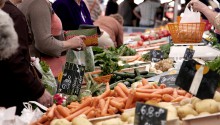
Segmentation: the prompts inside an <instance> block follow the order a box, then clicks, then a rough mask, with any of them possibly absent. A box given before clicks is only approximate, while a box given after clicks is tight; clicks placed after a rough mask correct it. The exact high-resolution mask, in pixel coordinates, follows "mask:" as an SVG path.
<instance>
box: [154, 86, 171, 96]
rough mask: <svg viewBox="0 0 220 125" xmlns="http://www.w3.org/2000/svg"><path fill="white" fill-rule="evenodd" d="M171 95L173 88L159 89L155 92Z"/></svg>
mask: <svg viewBox="0 0 220 125" xmlns="http://www.w3.org/2000/svg"><path fill="white" fill-rule="evenodd" d="M171 93H173V88H171V87H168V88H164V89H159V90H158V91H156V92H153V94H171Z"/></svg>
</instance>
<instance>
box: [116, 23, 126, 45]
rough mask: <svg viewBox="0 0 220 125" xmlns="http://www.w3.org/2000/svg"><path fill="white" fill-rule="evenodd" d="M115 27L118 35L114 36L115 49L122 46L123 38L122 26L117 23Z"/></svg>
mask: <svg viewBox="0 0 220 125" xmlns="http://www.w3.org/2000/svg"><path fill="white" fill-rule="evenodd" d="M117 27H118V33H117V36H116V42H117V47H120V46H121V45H123V42H124V41H123V37H124V35H123V34H124V33H123V26H122V25H121V24H119V23H117Z"/></svg>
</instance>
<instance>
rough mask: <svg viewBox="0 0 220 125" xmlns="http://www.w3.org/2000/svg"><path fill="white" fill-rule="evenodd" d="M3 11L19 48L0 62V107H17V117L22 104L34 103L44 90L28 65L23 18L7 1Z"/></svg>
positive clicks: (25, 24) (25, 27) (26, 38)
mask: <svg viewBox="0 0 220 125" xmlns="http://www.w3.org/2000/svg"><path fill="white" fill-rule="evenodd" d="M3 10H4V11H5V12H6V13H8V14H9V15H10V17H11V18H12V19H13V21H14V28H15V30H16V32H17V34H18V39H19V48H18V50H17V52H16V53H15V54H14V55H12V56H11V57H10V58H8V59H5V60H0V69H1V70H0V79H1V81H0V83H1V87H0V88H1V89H0V106H3V107H11V106H17V111H16V114H18V115H19V114H20V113H21V110H22V109H23V102H27V101H32V100H33V101H36V100H37V99H38V98H39V97H41V96H42V95H43V92H44V90H45V89H44V87H43V85H42V84H41V82H40V81H39V79H38V77H37V76H36V74H35V73H34V72H33V70H32V69H33V68H32V66H31V65H30V54H29V50H28V27H27V22H26V19H25V16H24V15H23V14H22V12H21V11H20V10H19V9H18V8H17V7H16V6H14V5H13V4H12V3H11V2H9V1H7V2H6V3H5V6H4V7H3ZM3 81H4V82H3Z"/></svg>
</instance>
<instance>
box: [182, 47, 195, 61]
mask: <svg viewBox="0 0 220 125" xmlns="http://www.w3.org/2000/svg"><path fill="white" fill-rule="evenodd" d="M194 53H195V50H193V49H190V48H186V51H185V54H184V57H183V58H184V59H185V60H190V59H192V58H193V55H194Z"/></svg>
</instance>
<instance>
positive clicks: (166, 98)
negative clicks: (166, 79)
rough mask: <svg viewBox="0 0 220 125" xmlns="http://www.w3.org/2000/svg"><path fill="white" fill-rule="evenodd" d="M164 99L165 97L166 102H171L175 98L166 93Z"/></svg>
mask: <svg viewBox="0 0 220 125" xmlns="http://www.w3.org/2000/svg"><path fill="white" fill-rule="evenodd" d="M162 99H163V100H164V101H165V102H171V101H172V100H174V98H173V97H172V96H171V95H169V94H164V95H163V96H162Z"/></svg>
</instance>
